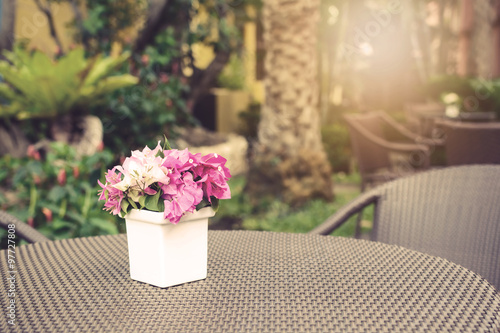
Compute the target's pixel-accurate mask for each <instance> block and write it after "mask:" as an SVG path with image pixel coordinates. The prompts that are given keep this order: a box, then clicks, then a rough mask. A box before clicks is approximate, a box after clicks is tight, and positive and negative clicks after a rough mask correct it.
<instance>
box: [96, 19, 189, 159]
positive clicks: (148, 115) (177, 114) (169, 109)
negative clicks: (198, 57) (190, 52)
mask: <svg viewBox="0 0 500 333" xmlns="http://www.w3.org/2000/svg"><path fill="white" fill-rule="evenodd" d="M172 43H175V39H174V38H173V31H172V30H171V29H167V30H165V31H164V32H163V33H162V34H160V35H158V36H157V41H156V44H155V45H156V47H148V48H147V49H146V51H145V54H144V55H142V56H138V55H135V56H133V57H132V59H131V61H130V65H129V66H128V68H125V69H124V70H126V71H128V72H130V73H133V75H135V76H137V77H138V78H139V84H138V85H135V86H133V87H129V88H125V89H121V90H119V91H116V92H115V93H114V94H112V95H109V96H108V98H107V103H106V105H104V106H98V107H95V108H94V109H93V110H92V112H93V113H94V114H95V115H97V116H99V117H100V118H101V120H102V122H103V126H104V144H105V146H106V147H109V148H110V149H112V150H113V151H114V152H115V153H116V154H123V155H128V154H129V153H130V150H133V149H138V148H143V147H144V146H146V145H147V144H150V143H151V142H155V141H158V140H161V139H162V137H158V135H162V133H166V134H167V136H168V137H169V138H175V137H176V133H175V127H176V126H183V125H192V124H194V118H192V116H191V115H190V114H189V113H188V112H187V105H186V100H185V98H184V97H183V96H184V95H185V94H186V93H187V91H188V86H187V84H186V81H185V80H184V79H183V78H182V77H181V76H180V75H179V74H178V73H177V74H169V73H167V69H166V68H165V65H167V64H169V63H170V62H171V59H172V58H173V57H176V56H177V55H178V53H177V51H176V49H175V48H171V45H172ZM163 69H165V71H163Z"/></svg>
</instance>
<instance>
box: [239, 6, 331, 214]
mask: <svg viewBox="0 0 500 333" xmlns="http://www.w3.org/2000/svg"><path fill="white" fill-rule="evenodd" d="M318 20H319V0H292V1H289V0H269V1H265V2H264V8H263V24H264V43H265V46H266V59H265V73H266V74H265V79H264V84H265V96H266V97H265V103H264V105H263V108H262V112H261V114H262V118H261V122H260V124H259V131H258V143H257V145H256V147H255V153H254V156H253V158H252V166H251V170H250V174H249V181H248V185H247V188H248V191H249V193H250V194H251V195H254V196H258V197H262V196H263V195H272V196H277V197H280V198H281V199H283V200H285V201H286V202H289V203H291V204H293V205H298V204H301V203H303V202H304V201H306V200H308V199H310V198H315V197H316V198H318V197H319V198H325V199H332V197H333V193H332V191H333V186H332V182H331V168H330V165H329V164H328V160H327V158H326V154H325V153H324V149H323V146H322V142H321V132H320V117H319V110H318V95H319V89H318V71H317V45H316V44H317V32H318V31H317V30H318V29H317V24H318Z"/></svg>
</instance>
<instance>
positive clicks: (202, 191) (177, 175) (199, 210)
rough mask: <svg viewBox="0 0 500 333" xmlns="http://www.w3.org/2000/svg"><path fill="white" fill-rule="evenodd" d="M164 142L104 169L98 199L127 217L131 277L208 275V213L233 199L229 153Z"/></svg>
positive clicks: (161, 282) (153, 279) (163, 280)
mask: <svg viewBox="0 0 500 333" xmlns="http://www.w3.org/2000/svg"><path fill="white" fill-rule="evenodd" d="M165 145H166V146H167V148H166V149H165V148H162V147H161V145H160V143H158V145H157V146H156V148H155V149H150V148H149V147H147V146H146V147H145V148H144V149H143V150H142V151H138V150H136V151H133V152H132V155H131V157H127V158H126V159H125V161H124V162H123V165H119V166H115V167H114V168H113V169H111V170H108V172H107V173H106V182H105V184H103V183H101V182H100V181H99V185H100V186H101V187H102V190H101V191H100V192H99V200H105V203H104V209H105V210H108V211H109V212H110V213H112V214H114V215H119V216H121V217H124V218H125V221H126V227H127V242H128V248H129V260H130V275H131V277H132V279H134V280H138V281H142V282H147V283H150V284H152V285H155V286H159V287H167V286H172V285H176V284H180V283H184V282H189V281H194V280H199V279H204V278H205V277H206V275H207V233H208V231H207V230H208V218H209V217H211V216H213V215H214V214H215V211H216V210H217V208H218V203H219V199H229V198H230V197H231V192H230V189H229V186H228V184H227V181H228V180H229V178H230V177H231V174H230V172H229V169H228V168H227V167H226V166H225V163H226V159H225V158H224V157H222V156H220V155H217V154H208V155H205V156H202V155H201V154H192V153H190V152H189V151H188V150H187V149H185V150H177V149H171V148H170V146H169V145H168V141H167V140H165Z"/></svg>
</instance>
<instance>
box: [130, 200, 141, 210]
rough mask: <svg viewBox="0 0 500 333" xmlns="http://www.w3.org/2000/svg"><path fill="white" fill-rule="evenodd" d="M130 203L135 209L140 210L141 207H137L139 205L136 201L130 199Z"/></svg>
mask: <svg viewBox="0 0 500 333" xmlns="http://www.w3.org/2000/svg"><path fill="white" fill-rule="evenodd" d="M128 202H129V203H130V205H131V206H132V207H134V209H139V207H137V204H136V203H135V201H134V200H132V199H131V198H128Z"/></svg>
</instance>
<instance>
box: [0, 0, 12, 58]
mask: <svg viewBox="0 0 500 333" xmlns="http://www.w3.org/2000/svg"><path fill="white" fill-rule="evenodd" d="M1 7H2V18H1V22H2V25H1V26H0V51H3V50H12V45H13V44H14V26H15V24H16V0H3V1H2V2H1Z"/></svg>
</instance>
